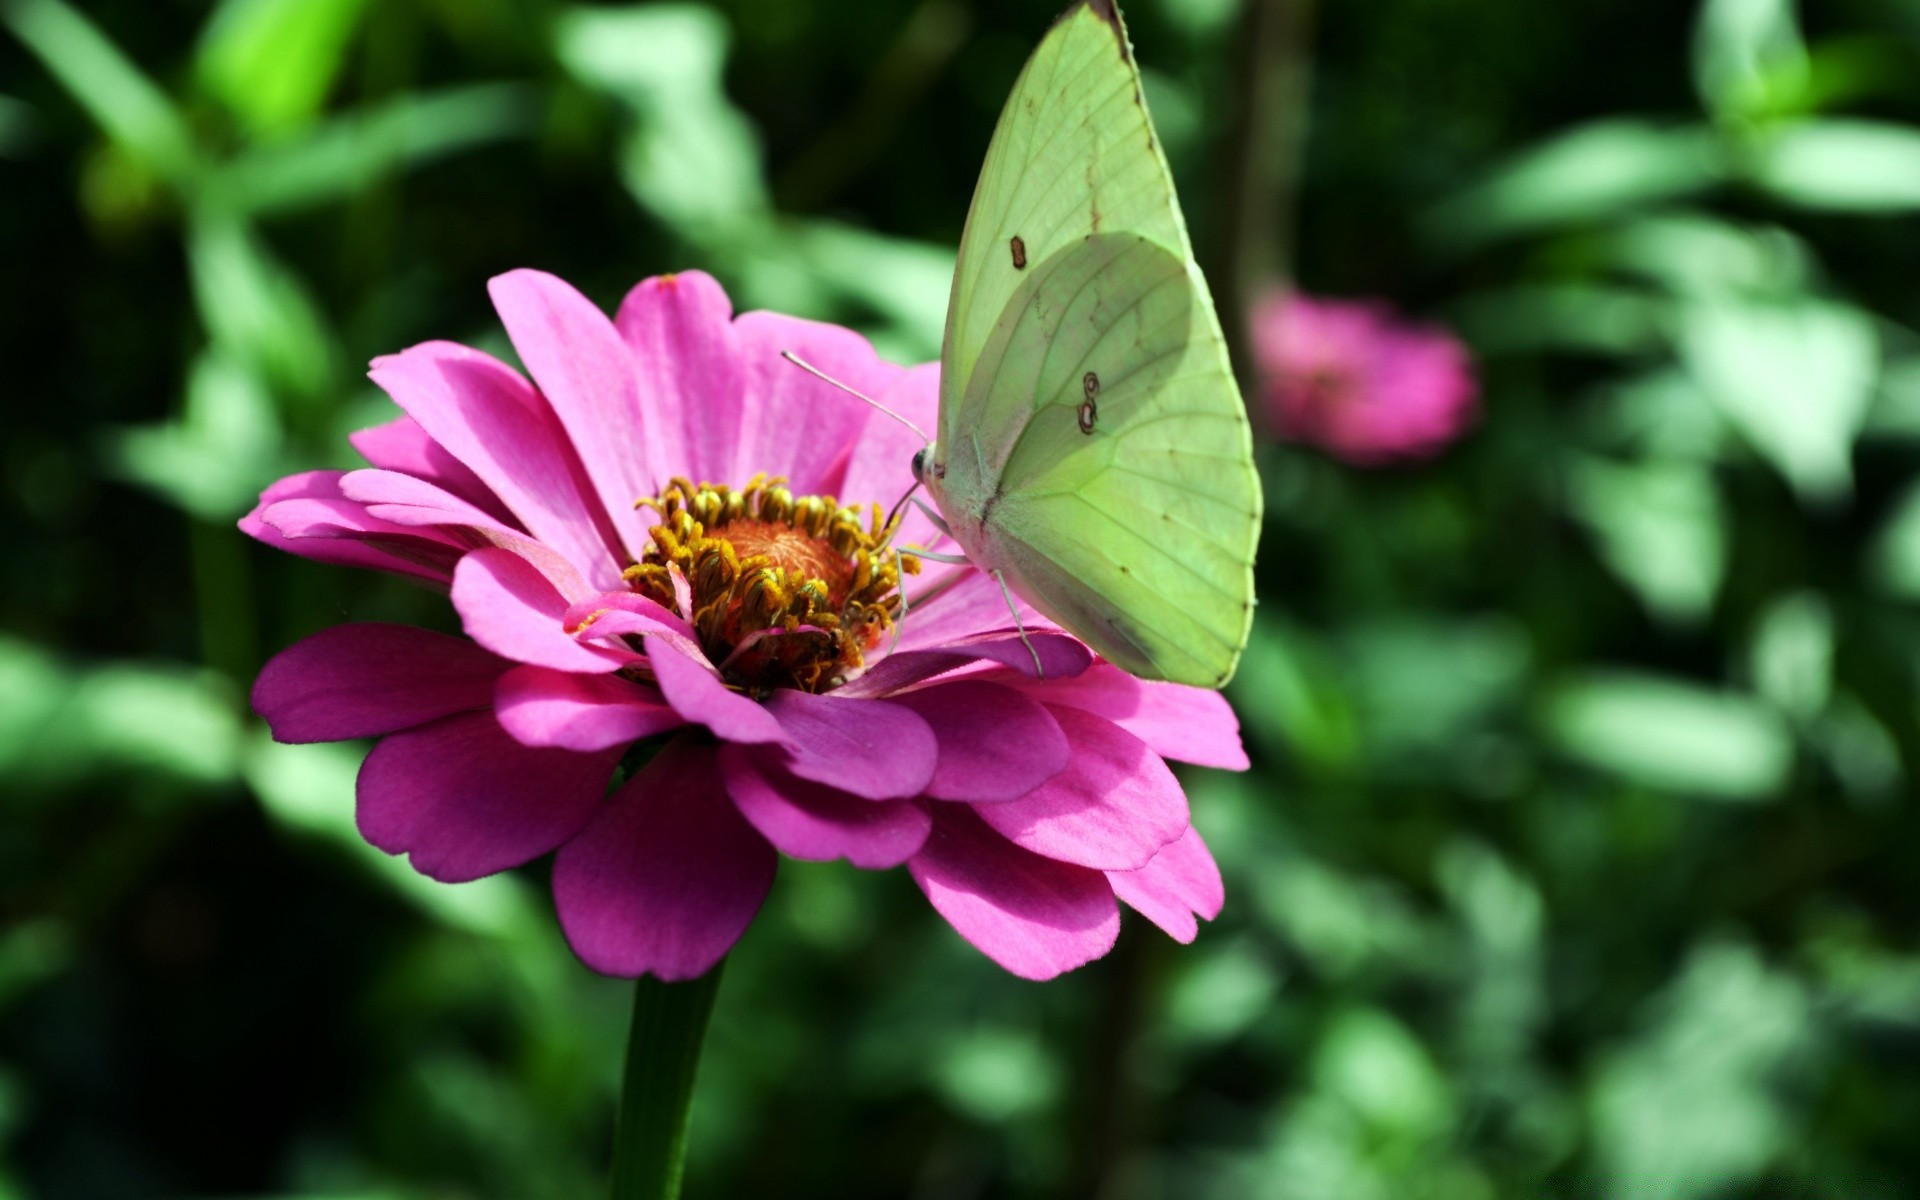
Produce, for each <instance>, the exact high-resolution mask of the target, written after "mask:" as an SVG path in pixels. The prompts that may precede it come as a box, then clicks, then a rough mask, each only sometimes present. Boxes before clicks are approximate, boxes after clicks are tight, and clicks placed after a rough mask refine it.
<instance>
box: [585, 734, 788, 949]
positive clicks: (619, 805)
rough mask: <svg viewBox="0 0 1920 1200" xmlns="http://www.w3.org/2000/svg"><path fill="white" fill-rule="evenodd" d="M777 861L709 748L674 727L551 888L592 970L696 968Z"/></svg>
mask: <svg viewBox="0 0 1920 1200" xmlns="http://www.w3.org/2000/svg"><path fill="white" fill-rule="evenodd" d="M777 862H778V858H777V856H776V855H775V854H774V852H773V847H772V846H769V845H768V844H767V842H766V839H764V838H762V837H761V836H760V835H759V834H758V833H756V832H755V831H754V829H753V827H752V826H751V825H749V824H747V822H746V820H745V819H744V818H743V817H741V815H740V813H739V810H737V809H735V808H734V806H733V805H732V804H731V803H730V802H729V801H728V800H727V795H726V791H725V790H724V789H723V788H722V786H721V783H720V772H719V768H718V766H717V765H716V764H715V762H714V751H713V748H712V747H711V746H705V745H701V744H700V743H698V742H695V741H693V740H691V739H687V738H681V739H678V740H676V741H674V742H673V743H672V744H671V745H669V746H668V747H667V748H666V749H665V750H662V751H661V752H660V754H659V755H658V756H657V757H656V758H655V759H654V760H653V761H652V762H651V763H649V764H647V767H646V769H645V770H643V771H641V772H640V773H639V774H638V775H636V776H634V777H633V778H632V779H631V780H629V781H628V782H627V784H626V786H624V787H622V788H621V789H620V791H619V792H618V793H617V794H616V795H615V796H614V797H613V799H612V800H611V801H610V802H609V803H608V804H607V805H606V806H605V808H604V809H603V810H602V812H601V813H600V815H599V816H598V817H597V818H595V819H594V821H593V823H592V824H591V825H589V826H587V828H586V829H585V831H583V832H582V833H581V834H580V836H579V837H576V838H574V839H573V840H572V841H571V842H568V843H567V844H566V846H565V847H563V848H562V849H561V851H560V853H559V855H557V856H556V857H555V859H554V863H553V898H554V902H555V904H556V905H557V906H558V908H559V911H560V925H561V928H563V929H564V930H565V931H566V934H567V941H569V942H570V943H572V944H573V950H574V953H576V954H578V955H579V956H580V958H581V959H582V960H583V961H584V962H585V963H586V964H587V965H588V966H590V967H592V968H593V969H594V970H596V971H599V972H602V973H603V974H607V975H626V976H634V975H655V976H658V977H659V978H661V979H694V978H697V977H698V976H701V975H704V974H706V973H707V972H708V971H709V970H711V969H712V967H713V965H714V964H715V963H717V962H719V961H720V960H721V959H722V958H723V957H725V956H726V953H727V951H729V950H731V949H732V948H733V944H734V942H736V941H738V940H739V939H740V935H741V934H742V933H744V932H745V931H746V928H747V926H748V924H750V923H751V922H752V921H753V916H754V914H755V913H756V912H758V911H760V903H761V901H763V900H765V899H766V895H767V889H768V888H770V887H771V886H773V873H774V867H775V865H776V863H777Z"/></svg>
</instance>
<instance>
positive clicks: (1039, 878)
mask: <svg viewBox="0 0 1920 1200" xmlns="http://www.w3.org/2000/svg"><path fill="white" fill-rule="evenodd" d="M907 870H908V872H909V873H910V874H912V876H913V881H914V882H915V883H917V884H919V885H920V890H921V891H922V892H924V893H925V894H926V897H927V901H928V903H930V904H932V905H933V907H934V910H935V911H936V912H938V913H939V914H940V915H941V916H943V917H945V918H946V919H947V923H948V924H950V925H952V926H953V927H954V929H956V930H958V931H959V933H960V936H961V937H963V938H966V939H967V940H968V941H969V942H972V943H973V945H974V946H975V947H976V948H977V949H979V951H980V952H981V953H982V954H985V955H986V956H987V957H988V958H991V959H992V960H993V961H994V962H997V963H999V964H1000V965H1001V966H1003V967H1005V968H1006V969H1007V970H1009V971H1011V972H1013V973H1014V974H1015V975H1018V976H1020V977H1021V978H1023V979H1052V978H1053V977H1054V976H1055V975H1058V974H1060V973H1061V972H1062V971H1071V970H1072V969H1073V968H1075V967H1078V966H1081V965H1082V964H1085V963H1088V962H1092V961H1093V960H1094V959H1096V958H1099V957H1100V956H1101V955H1103V954H1105V953H1106V952H1107V951H1109V950H1111V949H1113V942H1114V939H1115V938H1116V937H1118V936H1119V933H1120V906H1119V905H1118V904H1116V903H1115V902H1114V899H1113V889H1112V888H1111V887H1109V886H1108V885H1107V880H1106V877H1105V876H1104V875H1102V874H1100V872H1098V871H1089V870H1087V869H1086V868H1085V867H1076V866H1073V865H1071V864H1069V863H1063V862H1056V861H1054V860H1053V859H1050V858H1042V857H1041V856H1040V855H1038V854H1034V853H1031V852H1029V851H1026V850H1022V849H1021V848H1020V847H1018V846H1015V845H1012V844H1010V843H1008V842H1006V841H1004V840H1002V839H1001V838H1000V837H999V836H998V835H997V834H995V833H994V832H993V830H991V829H989V828H988V827H987V826H986V825H985V824H984V823H983V822H981V820H980V818H979V817H977V816H975V815H974V810H972V809H969V808H966V807H964V806H962V805H957V804H942V805H939V806H937V807H936V808H935V809H934V828H933V833H932V834H931V835H930V836H929V837H928V838H927V844H926V847H925V848H924V849H922V850H921V851H920V853H918V854H916V855H914V856H913V858H912V859H911V860H910V861H909V862H908V863H907Z"/></svg>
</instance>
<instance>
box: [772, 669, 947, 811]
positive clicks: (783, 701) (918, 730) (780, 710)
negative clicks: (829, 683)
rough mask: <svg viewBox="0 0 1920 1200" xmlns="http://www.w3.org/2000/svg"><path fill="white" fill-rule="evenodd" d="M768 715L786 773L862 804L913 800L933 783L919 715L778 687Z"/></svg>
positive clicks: (931, 745)
mask: <svg viewBox="0 0 1920 1200" xmlns="http://www.w3.org/2000/svg"><path fill="white" fill-rule="evenodd" d="M767 711H768V712H769V713H772V714H773V716H774V717H775V718H777V719H778V720H779V722H780V729H781V732H782V733H784V734H785V735H786V737H785V741H786V745H787V759H786V764H785V765H786V768H787V769H788V770H789V771H792V772H793V773H794V774H795V775H798V776H800V777H801V778H802V779H811V780H813V781H814V782H816V783H824V784H827V785H828V786H830V787H836V788H839V789H840V790H841V791H843V792H851V793H853V794H854V795H856V796H863V797H865V798H866V799H868V800H894V799H901V798H904V797H907V796H917V795H919V794H920V793H921V792H923V791H925V790H926V787H927V784H928V783H929V782H930V781H931V780H932V779H933V772H934V767H935V765H936V764H937V763H938V762H939V758H940V744H939V742H937V741H936V740H935V739H934V736H933V730H932V729H931V728H929V727H928V725H927V723H926V721H925V720H924V719H922V718H921V716H920V714H919V713H916V712H914V711H913V710H912V709H910V708H905V707H902V706H901V705H898V704H892V703H889V702H887V701H885V700H857V699H848V698H847V697H844V696H839V695H819V696H816V695H813V694H812V693H810V692H797V691H793V690H791V689H787V688H782V689H781V690H779V691H776V692H775V693H774V694H773V695H772V696H771V697H770V698H768V700H767Z"/></svg>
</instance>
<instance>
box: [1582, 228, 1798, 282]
mask: <svg viewBox="0 0 1920 1200" xmlns="http://www.w3.org/2000/svg"><path fill="white" fill-rule="evenodd" d="M1605 253H1606V256H1607V258H1608V261H1609V262H1610V263H1612V264H1613V265H1615V266H1616V267H1619V268H1621V269H1624V270H1628V271H1632V272H1634V273H1636V274H1639V275H1644V276H1646V277H1647V278H1649V279H1653V280H1656V281H1658V282H1659V283H1660V284H1662V285H1664V286H1665V287H1666V288H1667V289H1668V290H1670V291H1672V292H1674V293H1676V294H1679V295H1683V296H1715V295H1723V294H1725V293H1728V292H1768V293H1781V294H1784V293H1788V292H1794V291H1798V290H1801V289H1804V288H1805V287H1806V286H1807V282H1808V280H1809V279H1810V278H1812V276H1813V274H1814V263H1813V255H1812V253H1811V252H1810V251H1809V250H1808V248H1807V246H1806V244H1805V243H1804V242H1802V241H1801V240H1800V239H1799V238H1797V237H1795V236H1794V235H1792V234H1791V233H1788V232H1787V231H1786V230H1784V229H1780V228H1777V227H1768V226H1761V227H1757V228H1748V227H1745V226H1742V225H1736V224H1734V223H1733V222H1731V221H1723V220H1720V219H1719V218H1717V217H1710V216H1707V215H1705V214H1703V213H1666V214H1662V215H1659V216H1652V217H1644V218H1641V219H1639V220H1635V221H1633V222H1631V223H1629V224H1627V225H1625V226H1623V227H1622V228H1621V229H1619V230H1618V231H1617V232H1614V233H1611V234H1609V235H1608V236H1607V238H1606V242H1605Z"/></svg>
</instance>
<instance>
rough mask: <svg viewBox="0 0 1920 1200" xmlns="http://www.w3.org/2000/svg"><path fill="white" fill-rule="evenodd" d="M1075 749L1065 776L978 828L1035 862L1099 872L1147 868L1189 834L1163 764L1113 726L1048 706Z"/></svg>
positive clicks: (992, 809)
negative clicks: (1039, 858)
mask: <svg viewBox="0 0 1920 1200" xmlns="http://www.w3.org/2000/svg"><path fill="white" fill-rule="evenodd" d="M1048 707H1049V708H1050V709H1051V711H1052V712H1053V717H1054V719H1055V720H1056V721H1058V722H1060V728H1061V730H1062V731H1064V732H1065V733H1066V735H1067V740H1068V741H1070V742H1071V743H1072V744H1073V761H1072V762H1070V763H1068V764H1067V769H1066V770H1064V771H1062V772H1060V774H1058V775H1056V776H1054V777H1053V778H1052V779H1051V780H1049V781H1048V782H1046V783H1043V784H1041V785H1040V786H1039V787H1037V788H1035V789H1034V790H1033V791H1031V792H1029V793H1027V794H1026V795H1025V796H1023V797H1021V798H1020V799H1018V800H1009V801H1006V802H1005V803H1002V804H983V805H981V806H980V808H979V809H978V811H979V813H980V818H981V820H983V821H985V822H986V823H987V824H989V825H991V826H993V827H994V828H995V829H997V830H999V831H1000V833H1001V834H1002V835H1004V836H1005V837H1006V838H1007V839H1008V840H1010V841H1012V842H1014V843H1015V844H1016V845H1020V846H1024V847H1026V848H1027V849H1029V850H1032V851H1033V852H1034V853H1036V854H1044V855H1046V856H1047V857H1048V858H1057V859H1060V860H1061V861H1063V862H1071V863H1079V864H1080V865H1081V866H1083V867H1095V868H1098V869H1100V870H1102V871H1130V870H1133V869H1135V868H1138V867H1144V866H1146V865H1147V863H1148V862H1150V861H1151V860H1152V859H1153V856H1154V855H1155V854H1157V853H1158V852H1159V850H1160V848H1161V847H1162V846H1165V845H1166V844H1167V843H1169V842H1171V841H1173V840H1174V839H1175V838H1177V837H1179V836H1180V835H1181V834H1182V833H1184V832H1186V830H1187V827H1188V824H1189V818H1188V813H1187V797H1186V794H1185V793H1184V792H1182V791H1181V790H1180V781H1179V780H1177V779H1175V778H1174V777H1173V772H1172V771H1170V770H1168V769H1167V764H1166V763H1164V762H1162V761H1160V756H1159V755H1157V754H1155V753H1154V752H1153V751H1152V750H1149V749H1148V748H1147V746H1146V743H1144V742H1142V741H1141V740H1140V739H1139V738H1137V737H1134V736H1133V735H1132V734H1130V733H1128V732H1127V731H1126V730H1124V729H1121V728H1120V727H1119V726H1118V725H1115V724H1114V723H1113V722H1111V721H1108V720H1106V719H1105V718H1102V717H1096V716H1094V715H1093V714H1092V713H1087V712H1082V711H1081V710H1079V709H1077V708H1065V707H1059V708H1055V707H1053V706H1051V705H1049V706H1048Z"/></svg>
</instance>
